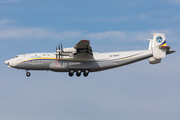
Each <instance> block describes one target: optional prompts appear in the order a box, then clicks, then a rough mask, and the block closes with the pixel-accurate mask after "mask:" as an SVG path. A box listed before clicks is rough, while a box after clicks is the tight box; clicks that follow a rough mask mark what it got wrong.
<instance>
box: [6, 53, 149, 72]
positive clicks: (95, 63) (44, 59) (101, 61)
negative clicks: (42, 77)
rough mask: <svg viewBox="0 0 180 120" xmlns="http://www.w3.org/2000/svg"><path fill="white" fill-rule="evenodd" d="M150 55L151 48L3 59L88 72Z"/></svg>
mask: <svg viewBox="0 0 180 120" xmlns="http://www.w3.org/2000/svg"><path fill="white" fill-rule="evenodd" d="M150 57H152V51H151V50H139V51H125V52H109V53H96V52H94V53H93V57H92V56H91V55H87V56H86V57H84V56H83V55H81V54H77V55H74V56H71V57H70V56H63V57H60V59H59V56H58V57H57V58H56V55H55V54H54V53H31V54H23V55H18V56H16V57H14V58H12V59H10V60H7V61H5V64H7V65H8V66H9V67H13V68H17V69H25V70H51V71H56V72H68V71H69V70H86V69H87V70H89V71H90V72H95V71H101V70H106V69H110V68H115V67H119V66H123V65H127V64H130V63H133V62H137V61H140V60H143V59H146V58H150Z"/></svg>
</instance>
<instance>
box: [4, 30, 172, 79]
mask: <svg viewBox="0 0 180 120" xmlns="http://www.w3.org/2000/svg"><path fill="white" fill-rule="evenodd" d="M151 35H153V39H147V40H149V41H150V42H149V49H148V50H138V51H124V52H108V53H97V52H92V48H91V46H90V42H89V41H88V40H81V41H80V42H78V43H77V44H76V45H75V46H74V47H71V48H64V49H63V48H62V44H61V46H60V45H58V48H57V47H56V52H55V53H32V54H23V55H17V56H15V57H14V58H12V59H10V60H7V61H5V64H6V65H8V67H12V68H16V69H24V70H26V75H27V76H28V77H29V76H30V75H31V74H30V72H28V71H29V70H50V71H54V72H68V73H69V76H73V75H74V73H76V76H78V77H79V76H80V75H81V73H83V75H84V76H85V77H86V76H88V74H89V72H97V71H102V70H107V69H111V68H115V67H120V66H123V65H127V64H130V63H134V62H138V61H140V60H144V59H147V58H149V63H150V64H157V63H160V62H161V59H162V58H164V57H165V56H166V55H167V54H171V53H173V52H175V51H173V50H170V47H169V46H167V45H166V40H165V35H164V34H162V33H151Z"/></svg>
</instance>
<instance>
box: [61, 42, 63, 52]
mask: <svg viewBox="0 0 180 120" xmlns="http://www.w3.org/2000/svg"><path fill="white" fill-rule="evenodd" d="M61 51H62V52H63V47H62V42H61Z"/></svg>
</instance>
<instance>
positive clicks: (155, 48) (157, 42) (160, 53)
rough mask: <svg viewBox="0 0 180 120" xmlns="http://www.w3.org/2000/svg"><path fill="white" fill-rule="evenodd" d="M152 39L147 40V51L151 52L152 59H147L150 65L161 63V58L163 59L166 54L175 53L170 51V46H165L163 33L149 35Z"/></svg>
mask: <svg viewBox="0 0 180 120" xmlns="http://www.w3.org/2000/svg"><path fill="white" fill-rule="evenodd" d="M151 35H153V39H147V40H149V41H150V42H149V50H152V53H153V57H151V58H149V63H150V64H157V63H160V62H161V59H162V58H165V56H166V54H170V53H173V52H175V51H173V50H170V46H167V43H166V39H165V35H164V34H163V33H151Z"/></svg>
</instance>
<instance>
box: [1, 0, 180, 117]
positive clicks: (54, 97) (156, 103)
mask: <svg viewBox="0 0 180 120" xmlns="http://www.w3.org/2000/svg"><path fill="white" fill-rule="evenodd" d="M179 21H180V1H179V0H149V1H147V0H146V1H145V0H125V1H124V0H89V1H85V0H38V1H37V0H0V55H1V57H0V68H1V69H0V73H1V74H0V75H1V76H0V120H118V119H121V120H160V119H161V120H179V119H180V112H179V111H180V102H179V101H180V72H179V68H180V64H179V61H180V56H179V52H178V51H179V50H180V48H179V43H180V40H179V38H180V34H179V33H180V22H179ZM151 32H160V33H165V34H166V40H167V44H168V45H169V46H171V49H174V50H176V51H177V52H176V53H174V54H172V55H168V56H166V58H165V59H163V60H162V63H161V64H157V65H150V64H149V62H148V60H144V61H141V62H138V63H135V64H131V65H128V66H124V67H120V68H115V69H112V70H107V71H103V72H97V73H90V75H89V76H88V77H87V78H84V77H80V78H78V77H75V76H74V77H72V78H70V77H69V76H68V75H67V73H55V72H46V71H31V73H32V76H31V77H30V78H27V77H26V75H25V71H24V70H16V69H12V68H8V67H7V66H6V65H5V64H4V61H5V60H7V59H10V58H12V57H13V56H15V55H18V54H25V53H33V52H55V48H56V46H57V44H59V43H61V42H62V43H63V47H72V46H74V45H75V44H76V43H77V42H78V41H79V40H81V39H89V40H90V42H91V46H92V49H93V51H94V52H107V51H123V50H140V49H148V44H149V43H148V41H146V39H150V38H152V36H151V35H149V33H151Z"/></svg>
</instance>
